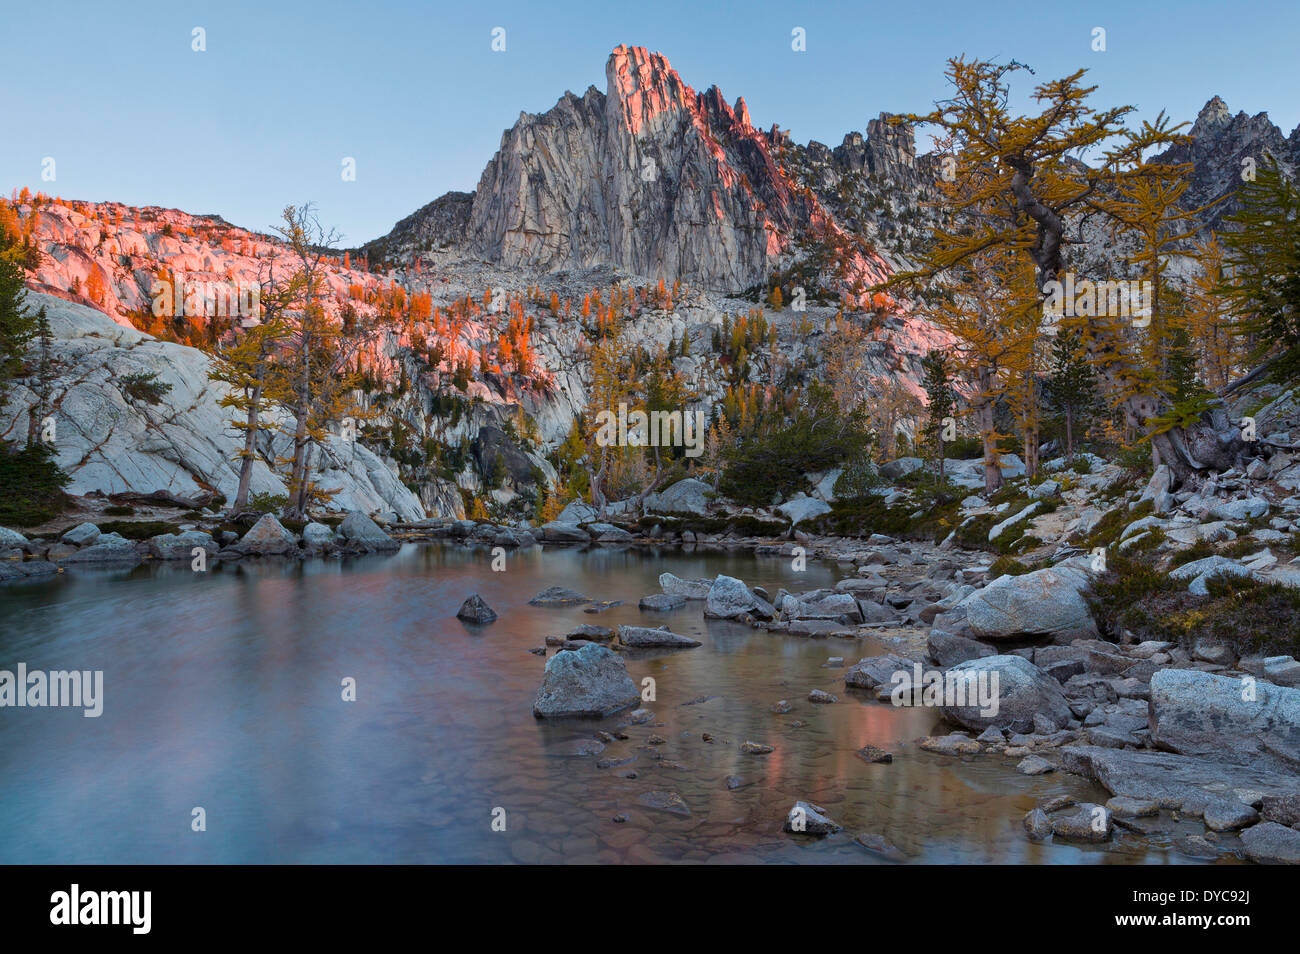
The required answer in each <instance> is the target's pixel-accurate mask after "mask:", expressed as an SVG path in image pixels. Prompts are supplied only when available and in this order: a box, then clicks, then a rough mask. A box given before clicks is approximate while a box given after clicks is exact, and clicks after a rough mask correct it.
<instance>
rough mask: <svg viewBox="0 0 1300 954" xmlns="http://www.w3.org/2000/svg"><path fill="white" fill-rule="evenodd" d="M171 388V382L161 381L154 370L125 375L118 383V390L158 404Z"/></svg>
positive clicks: (130, 396) (148, 402) (136, 398)
mask: <svg viewBox="0 0 1300 954" xmlns="http://www.w3.org/2000/svg"><path fill="white" fill-rule="evenodd" d="M171 389H172V386H171V385H170V384H165V383H163V382H162V381H159V380H158V375H156V374H154V373H153V372H152V371H141V372H139V373H137V374H127V375H123V376H122V378H121V380H120V381H119V385H118V390H120V391H121V392H122V393H123V394H125V395H126V396H127V397H129V398H131V399H132V400H136V401H144V402H145V403H147V404H157V403H158V402H159V401H161V400H162V398H163V395H165V394H166V393H167V392H168V391H170V390H171Z"/></svg>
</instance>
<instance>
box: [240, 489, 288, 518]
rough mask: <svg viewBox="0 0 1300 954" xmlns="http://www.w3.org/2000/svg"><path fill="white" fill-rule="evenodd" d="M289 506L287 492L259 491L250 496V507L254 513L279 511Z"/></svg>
mask: <svg viewBox="0 0 1300 954" xmlns="http://www.w3.org/2000/svg"><path fill="white" fill-rule="evenodd" d="M287 506H289V497H288V495H286V494H268V493H258V494H250V495H249V497H248V509H249V510H251V511H253V512H254V513H279V512H280V511H282V510H283V509H284V508H285V507H287Z"/></svg>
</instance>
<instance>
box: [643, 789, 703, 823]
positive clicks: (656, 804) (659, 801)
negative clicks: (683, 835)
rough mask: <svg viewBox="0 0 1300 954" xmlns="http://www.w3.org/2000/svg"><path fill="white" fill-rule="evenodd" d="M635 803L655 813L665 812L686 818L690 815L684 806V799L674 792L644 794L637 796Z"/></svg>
mask: <svg viewBox="0 0 1300 954" xmlns="http://www.w3.org/2000/svg"><path fill="white" fill-rule="evenodd" d="M637 802H639V803H640V804H641V805H644V806H645V807H646V808H649V809H652V810H654V811H657V812H667V813H668V814H669V815H681V816H683V817H686V816H688V815H690V813H691V810H690V808H689V807H688V806H687V804H686V799H684V798H682V797H681V796H680V795H678V794H677V793H676V792H667V791H654V792H644V793H642V794H641V795H638V796H637Z"/></svg>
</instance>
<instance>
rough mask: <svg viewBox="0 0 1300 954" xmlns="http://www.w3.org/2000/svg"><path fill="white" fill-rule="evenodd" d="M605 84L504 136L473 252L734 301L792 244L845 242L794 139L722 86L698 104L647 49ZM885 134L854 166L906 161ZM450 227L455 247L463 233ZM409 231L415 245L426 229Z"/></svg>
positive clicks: (486, 175) (877, 263)
mask: <svg viewBox="0 0 1300 954" xmlns="http://www.w3.org/2000/svg"><path fill="white" fill-rule="evenodd" d="M605 76H606V91H605V92H604V93H602V92H600V91H598V90H597V89H595V88H594V87H593V88H589V89H588V90H587V91H586V92H585V93H584V94H583V95H582V96H575V95H574V94H572V93H566V94H565V95H564V97H563V98H561V99H560V101H559V102H558V103H556V105H555V106H554V107H553V108H552V109H550V110H549V111H547V112H546V113H543V114H541V115H531V114H527V113H525V114H521V115H520V117H519V120H518V122H516V123H515V125H514V126H513V127H512V128H511V129H509V130H507V131H506V133H505V134H504V135H503V136H502V138H501V148H500V150H499V151H498V152H497V154H496V156H495V157H493V159H492V160H491V162H489V163H488V165H487V168H486V169H485V170H484V171H483V175H482V177H481V178H480V179H479V184H478V189H477V190H476V192H475V193H474V199H473V203H472V207H471V209H470V213H469V218H468V222H467V224H466V227H465V236H466V239H465V240H466V242H467V243H468V244H469V245H470V246H471V247H472V248H474V249H475V250H476V251H478V252H479V253H481V254H482V255H484V256H485V257H487V258H488V259H490V260H492V261H494V262H499V263H501V264H503V265H507V266H529V267H538V268H544V269H558V268H566V267H575V266H589V265H595V264H613V265H617V266H620V267H622V268H625V269H628V270H629V271H631V272H633V273H635V274H639V275H647V276H656V275H660V276H665V277H668V278H669V279H673V278H681V279H683V280H685V281H690V282H694V283H697V284H700V285H703V286H706V287H711V288H717V289H720V290H732V291H734V290H740V289H744V288H747V287H749V286H751V285H754V284H755V283H758V282H760V281H762V280H764V279H765V278H766V277H767V275H768V273H769V272H770V271H771V270H772V268H773V266H774V265H775V264H777V263H778V262H779V261H780V259H781V256H782V255H783V254H785V253H786V252H787V250H788V249H789V248H790V246H791V244H792V242H793V241H794V240H795V239H796V238H798V237H801V236H804V235H805V234H809V235H811V234H813V233H827V232H830V233H837V234H838V233H839V228H838V226H837V225H836V224H835V223H834V222H833V221H832V218H831V216H830V215H829V214H828V213H827V211H826V210H825V209H824V208H823V207H822V205H821V203H820V202H819V201H818V199H817V198H816V197H815V196H814V195H813V194H812V193H811V192H806V191H803V190H800V189H799V188H797V187H796V185H795V183H794V182H793V181H792V180H791V179H790V178H789V176H788V175H787V174H786V172H785V171H784V169H783V165H782V162H781V150H782V149H783V148H784V147H785V145H786V140H785V137H784V136H783V135H781V134H779V133H777V132H776V131H772V132H763V131H760V130H758V129H755V128H754V126H753V125H751V123H750V119H749V112H748V110H747V109H746V108H745V105H744V101H743V100H737V101H736V103H735V104H734V106H733V105H729V104H728V103H727V102H726V101H725V100H724V99H723V98H722V94H721V92H720V91H719V90H718V89H717V87H712V88H710V89H709V90H707V91H705V92H703V93H698V92H696V91H695V90H694V89H692V88H691V87H690V86H688V85H686V83H684V82H683V81H682V79H681V77H680V76H678V74H677V72H676V70H674V69H673V68H672V67H671V66H670V65H669V64H668V61H667V60H666V59H665V58H664V57H663V56H661V55H660V54H658V53H652V52H650V51H648V50H646V49H644V48H641V47H628V46H620V47H617V48H616V49H615V50H614V51H613V53H612V54H611V55H610V57H609V61H608V63H607V64H606V67H605ZM878 134H879V136H880V138H881V139H882V140H884V139H886V138H887V139H888V140H889V142H890V143H891V144H894V145H895V148H893V149H892V150H890V149H889V148H888V146H886V148H885V150H884V151H883V152H881V151H875V152H873V153H872V156H871V158H870V159H868V158H867V157H866V156H865V155H855V156H850V155H848V154H846V156H845V161H846V162H850V163H852V162H855V161H856V162H859V163H869V162H876V161H880V160H882V159H884V158H885V156H886V154H889V153H891V152H892V153H901V150H900V149H899V148H898V147H897V145H896V142H895V141H896V140H898V139H899V138H900V135H899V133H898V132H896V131H890V134H889V136H888V137H886V136H885V135H884V134H885V130H884V127H883V126H881V127H880V129H879V131H878ZM907 135H908V136H910V132H908V133H907ZM913 148H914V147H913ZM850 151H852V146H851V144H850ZM889 158H890V159H891V160H893V161H895V162H906V157H905V156H903V155H901V154H899V155H890V157H889ZM452 204H453V203H451V202H450V200H448V202H446V203H444V205H443V206H439V207H438V208H437V210H436V211H437V212H438V214H439V215H443V213H444V211H445V207H449V206H450V205H452ZM434 211H435V210H433V209H431V210H430V214H429V215H427V216H424V218H425V219H426V220H430V219H432V217H433V212H434ZM450 218H451V222H450V223H449V228H447V229H446V230H445V231H444V233H443V234H444V235H446V236H447V238H448V239H451V238H454V237H455V235H456V234H457V233H458V227H457V226H456V225H455V218H454V217H450ZM402 228H403V231H404V232H405V233H408V234H415V235H419V234H422V231H421V230H422V229H424V228H425V226H424V225H423V224H422V223H419V222H417V223H404V224H403V226H402ZM430 231H431V230H430ZM429 240H431V236H430V238H427V239H425V241H429ZM856 262H857V266H858V269H859V273H860V274H861V275H863V276H864V277H865V278H866V279H867V284H870V283H871V280H873V279H877V278H880V277H882V276H883V275H884V273H885V266H884V263H883V262H882V261H881V260H879V259H872V258H869V257H868V256H865V255H861V254H859V255H858V256H857V258H856Z"/></svg>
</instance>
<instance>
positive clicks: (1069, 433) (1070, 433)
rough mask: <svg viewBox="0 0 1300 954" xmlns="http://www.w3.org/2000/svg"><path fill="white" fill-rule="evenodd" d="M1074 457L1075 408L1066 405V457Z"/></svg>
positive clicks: (1068, 458) (1067, 458)
mask: <svg viewBox="0 0 1300 954" xmlns="http://www.w3.org/2000/svg"><path fill="white" fill-rule="evenodd" d="M1073 457H1074V408H1073V407H1072V406H1070V405H1069V404H1067V405H1065V459H1066V460H1070V459H1071V458H1073Z"/></svg>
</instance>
